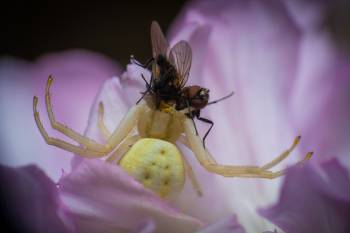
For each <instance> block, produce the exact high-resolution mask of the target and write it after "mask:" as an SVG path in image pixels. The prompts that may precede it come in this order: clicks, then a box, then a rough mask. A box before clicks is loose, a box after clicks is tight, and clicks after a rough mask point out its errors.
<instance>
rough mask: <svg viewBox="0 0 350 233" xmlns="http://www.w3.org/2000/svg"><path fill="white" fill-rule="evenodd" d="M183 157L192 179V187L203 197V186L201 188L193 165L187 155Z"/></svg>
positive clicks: (189, 176) (187, 171)
mask: <svg viewBox="0 0 350 233" xmlns="http://www.w3.org/2000/svg"><path fill="white" fill-rule="evenodd" d="M182 159H183V161H184V165H185V170H186V173H187V175H188V178H189V179H190V181H191V184H192V187H193V189H194V190H196V193H197V195H198V196H199V197H201V196H202V195H203V192H202V188H201V186H200V184H199V182H198V180H197V178H196V175H195V174H194V172H193V169H192V167H191V165H190V164H189V162H188V161H187V159H186V158H185V156H183V155H182Z"/></svg>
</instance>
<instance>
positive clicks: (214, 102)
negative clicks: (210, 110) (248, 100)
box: [207, 91, 234, 105]
mask: <svg viewBox="0 0 350 233" xmlns="http://www.w3.org/2000/svg"><path fill="white" fill-rule="evenodd" d="M233 94H234V92H233V91H232V92H231V93H230V94H228V95H226V96H224V97H222V98H220V99H217V100H214V101H211V102H209V103H208V104H207V105H210V104H216V103H218V102H220V101H222V100H225V99H227V98H230V97H231V96H233Z"/></svg>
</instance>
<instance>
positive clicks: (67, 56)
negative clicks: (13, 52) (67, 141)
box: [0, 50, 119, 179]
mask: <svg viewBox="0 0 350 233" xmlns="http://www.w3.org/2000/svg"><path fill="white" fill-rule="evenodd" d="M118 73H119V68H118V65H117V64H115V63H113V62H112V61H111V60H109V59H108V58H106V57H104V56H102V55H99V54H96V53H93V52H88V51H83V50H74V51H67V52H61V53H54V54H48V55H45V56H43V57H41V58H39V59H38V60H37V61H35V62H33V63H30V62H26V61H23V60H19V59H14V58H1V60H0V106H1V108H2V111H1V114H2V117H1V122H0V129H1V131H2V136H1V138H0V144H1V152H2V154H4V155H5V156H3V157H1V162H2V163H5V164H8V165H24V164H29V163H36V164H38V165H39V166H40V167H42V168H43V169H44V170H45V172H47V174H49V176H50V177H53V178H55V179H58V178H59V177H60V176H61V169H62V168H63V169H65V170H69V167H70V166H69V161H70V159H71V155H72V154H71V153H69V152H66V151H64V150H61V149H58V148H56V147H52V146H48V145H47V144H46V143H45V142H44V140H43V138H42V136H41V135H40V133H39V130H38V129H37V126H36V124H35V121H34V117H33V110H32V105H33V104H32V101H33V96H34V95H37V96H38V97H39V106H38V110H39V112H40V115H41V118H42V119H43V121H44V126H45V127H46V129H47V131H48V133H49V134H50V135H52V136H57V137H59V138H64V137H63V136H62V135H61V134H58V133H56V132H55V131H54V130H51V127H50V125H49V124H48V120H47V113H46V110H45V107H44V92H45V85H46V80H47V77H48V76H49V75H50V74H52V75H53V76H54V78H55V82H54V84H53V86H52V90H51V91H52V102H53V106H54V112H55V114H56V119H57V120H58V121H61V122H63V123H65V124H67V125H68V126H70V127H71V128H73V129H75V130H76V131H78V132H80V133H83V132H84V129H85V127H86V125H87V119H88V115H89V111H90V107H91V104H92V102H93V99H94V98H95V96H96V94H97V91H98V89H99V87H100V86H101V85H102V83H103V81H104V80H106V79H107V78H110V77H111V76H112V75H115V74H118Z"/></svg>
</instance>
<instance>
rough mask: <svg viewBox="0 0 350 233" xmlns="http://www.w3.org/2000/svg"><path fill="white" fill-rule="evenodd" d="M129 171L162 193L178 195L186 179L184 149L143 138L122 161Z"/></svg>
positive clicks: (164, 195) (170, 195) (154, 190)
mask: <svg viewBox="0 0 350 233" xmlns="http://www.w3.org/2000/svg"><path fill="white" fill-rule="evenodd" d="M119 165H120V166H121V167H122V168H123V169H124V170H126V171H127V172H128V173H129V175H131V176H133V177H134V178H135V179H136V180H137V181H139V182H140V183H142V184H143V185H144V186H145V187H146V188H149V189H151V190H152V191H153V192H155V193H157V194H158V195H159V196H161V197H166V198H172V197H174V196H177V194H179V193H180V192H181V191H182V189H183V185H184V182H185V169H184V163H183V159H182V155H181V152H180V151H179V150H178V149H177V147H176V146H175V145H174V144H172V143H170V142H167V141H164V140H160V139H155V138H142V139H140V140H139V141H137V142H136V143H135V144H134V145H133V146H132V147H131V148H130V150H129V151H128V152H127V153H126V154H125V155H124V156H123V158H122V159H121V160H120V161H119Z"/></svg>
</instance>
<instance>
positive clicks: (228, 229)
mask: <svg viewBox="0 0 350 233" xmlns="http://www.w3.org/2000/svg"><path fill="white" fill-rule="evenodd" d="M217 232H220V233H245V230H244V229H243V227H242V226H241V225H240V224H239V223H238V222H237V219H236V217H235V216H232V217H230V218H227V219H224V220H221V221H219V222H217V223H214V224H212V225H210V226H207V227H206V228H204V229H202V230H200V231H198V233H217Z"/></svg>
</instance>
